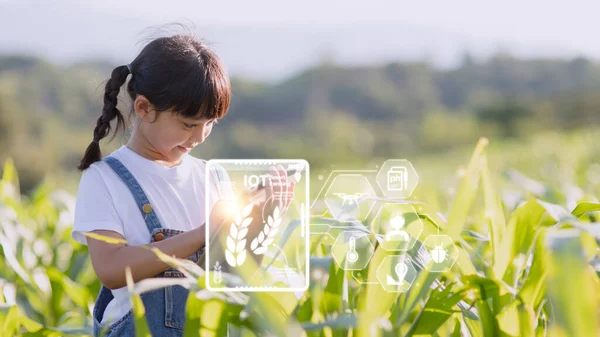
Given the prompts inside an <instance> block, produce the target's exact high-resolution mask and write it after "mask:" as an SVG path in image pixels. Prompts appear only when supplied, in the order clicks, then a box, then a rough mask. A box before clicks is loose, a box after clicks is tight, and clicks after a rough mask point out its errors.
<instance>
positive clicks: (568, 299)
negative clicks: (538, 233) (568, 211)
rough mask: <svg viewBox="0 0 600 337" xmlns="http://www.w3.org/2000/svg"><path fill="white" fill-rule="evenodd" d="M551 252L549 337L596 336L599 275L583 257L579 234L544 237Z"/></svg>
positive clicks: (548, 284) (567, 233) (555, 234)
mask: <svg viewBox="0 0 600 337" xmlns="http://www.w3.org/2000/svg"><path fill="white" fill-rule="evenodd" d="M546 247H547V249H549V250H550V254H549V255H550V256H549V273H548V279H547V283H546V284H547V287H548V290H547V292H548V299H549V301H550V303H551V305H552V314H553V321H552V323H553V324H552V326H551V330H550V332H551V335H552V336H598V335H599V334H600V328H599V322H598V315H597V314H596V313H597V311H598V296H599V293H598V276H597V275H596V273H595V272H594V271H593V270H592V269H591V268H590V266H589V265H588V263H587V261H586V260H585V258H584V254H583V251H582V247H581V239H580V235H579V231H577V230H575V229H572V230H561V231H554V232H551V233H548V234H547V235H546Z"/></svg>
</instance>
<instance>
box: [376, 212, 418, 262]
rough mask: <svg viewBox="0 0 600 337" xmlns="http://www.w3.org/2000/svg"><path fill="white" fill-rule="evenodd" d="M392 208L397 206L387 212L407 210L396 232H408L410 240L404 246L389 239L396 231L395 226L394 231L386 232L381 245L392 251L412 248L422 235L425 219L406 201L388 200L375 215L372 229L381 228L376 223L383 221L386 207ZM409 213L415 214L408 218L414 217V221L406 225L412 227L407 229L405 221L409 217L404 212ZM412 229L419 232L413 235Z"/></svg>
mask: <svg viewBox="0 0 600 337" xmlns="http://www.w3.org/2000/svg"><path fill="white" fill-rule="evenodd" d="M390 208H396V210H387V212H389V213H392V212H397V211H404V210H406V211H407V212H403V215H402V224H401V225H400V226H399V230H398V231H396V233H398V234H402V233H406V234H408V236H409V237H410V240H409V241H408V242H407V243H406V244H405V245H403V246H400V245H399V243H396V241H397V240H388V238H390V237H392V238H393V233H394V232H393V228H392V232H387V233H386V235H385V236H384V239H383V240H382V241H381V243H380V245H381V247H382V248H383V249H385V250H387V251H391V252H398V251H407V250H409V249H411V248H412V247H413V246H414V245H415V243H416V242H417V240H418V239H419V237H421V234H422V233H423V227H424V224H423V220H422V219H421V218H420V217H419V214H418V213H417V210H416V209H415V208H414V207H413V206H412V205H410V204H406V203H392V202H388V203H385V204H383V205H381V207H380V208H379V210H378V211H377V214H376V215H375V217H374V218H373V221H372V222H371V230H373V231H375V229H376V228H377V229H379V228H381V227H378V226H376V225H377V223H378V222H380V221H381V217H382V216H383V214H382V213H383V212H385V211H386V209H390ZM407 213H409V215H412V214H414V216H412V217H410V218H409V219H408V220H411V219H413V220H412V221H410V222H409V223H408V225H406V226H410V228H409V229H408V230H406V227H404V225H405V221H406V219H407V217H405V216H404V214H407ZM390 222H391V221H390ZM391 227H394V225H392V226H391ZM403 227H404V228H403ZM411 231H412V232H417V234H416V235H412V234H411V233H410V232H411ZM402 235H405V234H402ZM396 236H398V235H396Z"/></svg>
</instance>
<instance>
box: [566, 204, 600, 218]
mask: <svg viewBox="0 0 600 337" xmlns="http://www.w3.org/2000/svg"><path fill="white" fill-rule="evenodd" d="M598 211H600V204H596V203H591V202H582V203H580V204H579V205H577V207H575V209H574V210H573V211H572V212H571V214H573V216H575V217H577V218H580V217H581V216H583V215H584V214H586V213H590V212H598Z"/></svg>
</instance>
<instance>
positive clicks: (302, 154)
mask: <svg viewBox="0 0 600 337" xmlns="http://www.w3.org/2000/svg"><path fill="white" fill-rule="evenodd" d="M113 67H114V65H111V64H108V63H106V62H102V61H95V62H85V63H78V64H73V65H70V66H59V65H55V64H52V63H49V62H48V61H46V60H44V59H40V58H36V57H29V56H14V55H5V56H0V162H3V161H4V159H5V158H6V157H8V156H10V157H13V158H14V159H15V162H16V164H17V167H18V170H19V173H20V175H21V180H22V182H21V183H22V187H23V190H24V191H27V190H28V189H30V188H31V187H33V186H34V185H36V184H37V183H39V182H40V180H41V179H43V177H45V176H47V175H50V176H51V177H52V179H54V180H55V181H57V182H58V184H63V185H64V186H65V187H66V188H67V189H71V190H73V189H74V188H76V183H77V181H78V175H77V172H76V171H75V166H76V165H77V163H78V161H79V159H80V157H81V156H82V154H83V152H84V150H85V148H86V147H87V145H88V144H89V142H90V141H91V139H92V130H93V128H94V125H95V120H96V119H97V117H98V116H99V115H100V111H101V107H102V106H101V104H102V96H103V85H104V82H105V81H106V79H107V78H108V76H109V75H110V72H111V70H112V69H113ZM232 86H233V101H232V105H231V108H230V111H229V114H228V116H227V117H226V119H225V120H223V121H222V122H221V123H220V124H219V125H218V126H217V127H216V128H215V129H214V131H213V135H211V137H210V138H209V140H208V141H207V143H206V144H204V145H202V146H200V147H199V148H198V149H197V150H195V151H197V152H195V153H194V155H196V156H198V157H202V158H206V159H210V158H275V157H282V158H305V159H307V160H308V161H309V162H310V163H311V164H312V165H314V166H316V167H327V166H328V165H329V164H330V163H360V162H362V163H365V162H368V161H370V160H371V159H372V158H373V157H408V156H414V155H415V154H417V153H421V152H424V151H425V152H441V151H447V150H449V149H451V148H454V147H457V146H462V145H466V144H469V145H472V144H474V143H475V142H476V140H477V139H478V138H479V137H480V136H487V137H492V138H518V137H524V136H526V135H529V134H532V133H535V132H537V131H541V130H548V129H557V130H567V129H575V128H578V127H580V126H589V125H591V124H597V123H598V122H600V114H599V113H598V112H599V111H600V96H599V95H598V94H597V90H598V89H599V88H600V69H599V67H598V65H597V64H595V63H593V62H591V61H589V60H587V59H584V58H575V59H572V60H521V59H517V58H514V57H512V56H510V55H506V54H497V55H495V56H494V57H492V58H490V59H488V60H486V61H484V62H475V61H474V60H473V59H472V58H471V57H470V56H469V55H465V56H464V60H463V62H462V64H461V65H460V66H459V67H457V68H455V69H451V70H439V69H435V68H434V67H432V66H431V65H429V64H427V63H391V64H387V65H383V66H372V67H367V66H364V67H345V66H339V65H336V64H333V63H331V62H327V63H323V64H319V65H315V66H314V67H312V68H310V69H307V70H305V71H304V72H301V73H299V74H297V75H295V76H293V77H291V78H288V79H286V80H284V81H282V82H279V83H260V82H253V81H249V80H246V79H242V78H232ZM120 103H122V105H121V106H120V108H121V111H122V112H124V113H126V114H127V113H128V112H129V109H130V108H129V102H128V100H127V99H125V98H124V96H122V99H121V101H120ZM125 142H126V136H125V138H117V139H116V140H115V141H114V142H113V143H111V144H105V143H103V145H102V148H103V153H104V154H108V153H110V151H112V150H113V149H115V148H117V147H118V146H120V144H121V143H125Z"/></svg>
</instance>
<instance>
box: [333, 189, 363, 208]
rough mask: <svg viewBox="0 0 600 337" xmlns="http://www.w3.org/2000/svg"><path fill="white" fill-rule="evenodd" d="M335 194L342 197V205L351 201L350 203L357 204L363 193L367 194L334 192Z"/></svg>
mask: <svg viewBox="0 0 600 337" xmlns="http://www.w3.org/2000/svg"><path fill="white" fill-rule="evenodd" d="M333 194H335V195H337V196H338V197H340V198H341V199H342V200H343V202H342V206H346V203H349V205H352V204H354V205H355V206H356V205H358V199H359V198H360V197H362V196H363V195H366V194H364V193H360V192H359V193H333Z"/></svg>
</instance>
